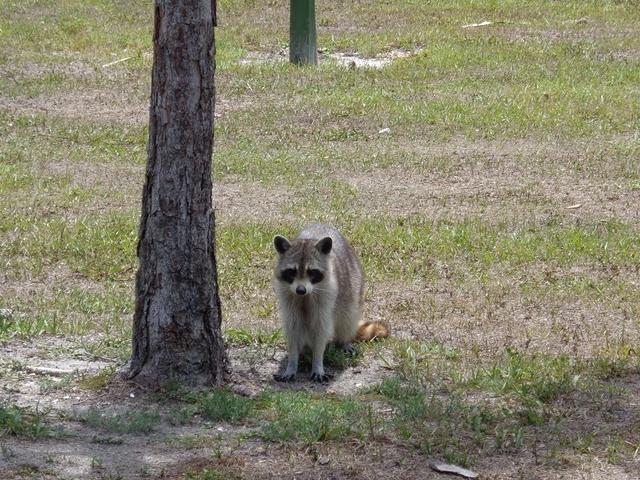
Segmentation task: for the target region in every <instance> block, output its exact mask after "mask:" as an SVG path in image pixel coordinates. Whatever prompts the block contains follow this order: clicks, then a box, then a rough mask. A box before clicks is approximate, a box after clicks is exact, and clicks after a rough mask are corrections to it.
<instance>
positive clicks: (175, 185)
mask: <svg viewBox="0 0 640 480" xmlns="http://www.w3.org/2000/svg"><path fill="white" fill-rule="evenodd" d="M214 23H215V0H156V1H155V27H154V37H153V43H154V61H153V72H152V84H151V106H150V115H149V116H150V118H149V147H148V162H147V174H146V182H145V186H144V192H143V198H142V214H141V219H140V232H139V241H138V258H139V262H140V264H139V269H138V273H137V276H136V307H135V313H134V319H133V354H132V358H131V362H130V364H129V370H128V377H129V378H131V379H133V380H134V381H135V382H137V383H140V384H143V385H146V386H151V387H157V386H161V385H163V384H166V383H167V382H170V381H176V382H179V383H186V384H190V385H203V384H220V383H221V382H222V381H223V376H224V371H225V366H226V356H225V352H224V344H223V341H222V334H221V329H220V323H221V311H220V299H219V297H218V282H217V269H216V258H215V242H214V240H215V219H214V215H213V209H212V181H211V155H212V148H213V113H214V97H215V90H214V70H215V62H214V54H215V41H214V36H213V26H214Z"/></svg>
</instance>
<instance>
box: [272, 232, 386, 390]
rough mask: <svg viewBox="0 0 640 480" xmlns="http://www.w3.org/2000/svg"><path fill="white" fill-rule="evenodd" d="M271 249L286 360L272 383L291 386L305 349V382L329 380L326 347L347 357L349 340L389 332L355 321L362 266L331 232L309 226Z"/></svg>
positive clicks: (361, 291) (361, 290) (280, 239)
mask: <svg viewBox="0 0 640 480" xmlns="http://www.w3.org/2000/svg"><path fill="white" fill-rule="evenodd" d="M273 244H274V246H275V249H276V251H277V252H278V260H277V263H276V268H275V271H274V282H273V284H274V290H275V292H276V296H277V298H278V309H279V313H280V318H281V320H282V325H283V329H284V334H285V337H286V339H287V349H288V354H289V357H288V361H287V367H286V369H285V371H284V373H282V374H277V375H274V378H275V380H277V381H280V382H291V381H293V380H295V377H296V374H297V371H298V359H299V356H300V352H301V351H302V349H303V348H305V347H309V348H310V350H311V354H312V361H311V380H313V381H315V382H327V381H328V380H329V379H330V378H331V375H329V374H327V373H326V372H325V370H324V365H323V356H324V351H325V348H326V346H327V344H328V343H329V342H331V341H335V342H336V343H337V344H338V345H340V346H342V347H343V348H344V349H345V350H346V351H349V352H351V351H352V346H351V341H352V340H371V339H374V338H377V337H386V336H388V335H389V330H388V328H387V327H386V325H384V324H383V323H381V322H362V321H361V311H362V300H363V296H364V276H363V272H362V266H361V264H360V260H359V259H358V257H357V256H356V253H355V252H354V250H353V248H352V247H351V245H349V242H348V241H347V240H346V238H344V237H343V236H342V234H341V233H340V232H339V231H338V230H337V229H335V228H334V227H332V226H331V225H324V224H315V225H310V226H308V227H306V228H305V229H304V230H302V232H300V234H299V235H298V236H297V237H296V238H295V239H294V240H293V241H289V240H287V239H286V238H285V237H283V236H281V235H277V236H276V237H275V238H274V240H273Z"/></svg>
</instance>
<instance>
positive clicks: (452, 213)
mask: <svg viewBox="0 0 640 480" xmlns="http://www.w3.org/2000/svg"><path fill="white" fill-rule="evenodd" d="M405 148H406V147H405ZM594 148H597V146H594V145H587V144H585V145H580V144H574V145H566V144H563V145H556V144H551V143H533V142H530V141H526V142H525V141H521V142H517V141H514V142H509V143H504V142H486V141H476V142H468V141H459V140H458V141H453V142H451V143H448V144H435V145H424V146H420V144H418V145H416V146H414V147H413V149H412V153H411V155H412V156H413V157H414V158H416V159H421V158H422V159H423V161H419V160H415V164H414V165H413V166H410V167H409V168H407V167H406V166H404V167H403V168H394V167H390V168H385V169H379V170H374V171H371V172H366V173H361V174H357V175H354V174H353V172H342V173H341V178H342V179H345V181H347V182H348V183H349V184H350V185H351V186H353V187H354V188H355V190H356V191H357V194H358V197H359V198H360V202H359V203H360V204H361V205H366V210H367V212H373V213H378V214H391V215H399V216H403V215H414V214H419V215H422V216H426V217H427V218H432V219H434V220H439V219H461V218H466V217H476V218H482V219H483V220H484V221H487V222H492V221H494V220H495V219H500V220H501V221H504V220H509V221H517V222H518V223H521V222H522V221H527V220H533V221H536V222H544V221H545V220H548V219H551V218H553V219H557V220H564V221H567V222H568V223H576V222H580V221H584V220H586V221H598V220H610V219H620V218H624V219H625V221H626V222H629V223H632V224H640V213H639V211H638V209H637V208H636V207H635V206H636V205H637V204H638V202H639V201H640V190H638V189H637V188H634V185H633V184H632V183H631V182H630V181H629V180H628V179H627V178H625V176H624V170H625V168H626V167H625V166H624V165H622V164H621V165H619V167H616V166H615V165H613V164H610V170H611V175H610V176H607V177H605V178H603V177H602V176H600V175H595V174H594V173H592V172H591V171H590V170H591V169H593V168H594V167H593V164H594V162H599V161H598V160H593V158H592V157H593V153H592V152H593V149H594ZM602 161H606V160H602ZM621 162H622V163H624V160H622V161H621ZM440 163H443V166H442V168H441V167H439V166H438V165H439V164H440ZM444 165H446V167H445V166H444ZM616 170H618V171H616ZM620 170H622V171H620Z"/></svg>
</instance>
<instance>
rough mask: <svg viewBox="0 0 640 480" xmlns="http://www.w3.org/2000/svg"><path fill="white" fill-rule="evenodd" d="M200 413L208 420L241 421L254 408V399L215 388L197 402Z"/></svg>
mask: <svg viewBox="0 0 640 480" xmlns="http://www.w3.org/2000/svg"><path fill="white" fill-rule="evenodd" d="M199 405H200V408H201V409H202V413H203V414H204V416H205V417H207V418H209V419H210V420H216V421H220V420H221V421H225V422H231V423H241V422H243V421H245V420H246V419H247V417H249V416H250V415H251V414H252V412H253V409H254V408H255V401H254V400H252V399H250V398H246V397H241V396H240V395H236V394H234V393H232V392H230V391H228V390H224V389H216V390H214V391H213V392H211V393H209V394H208V395H206V396H205V397H203V398H202V399H201V400H200V402H199Z"/></svg>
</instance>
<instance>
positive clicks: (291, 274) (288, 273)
mask: <svg viewBox="0 0 640 480" xmlns="http://www.w3.org/2000/svg"><path fill="white" fill-rule="evenodd" d="M280 278H282V280H283V281H285V282H287V283H293V279H294V278H296V269H295V268H286V269H284V270H282V272H280Z"/></svg>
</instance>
